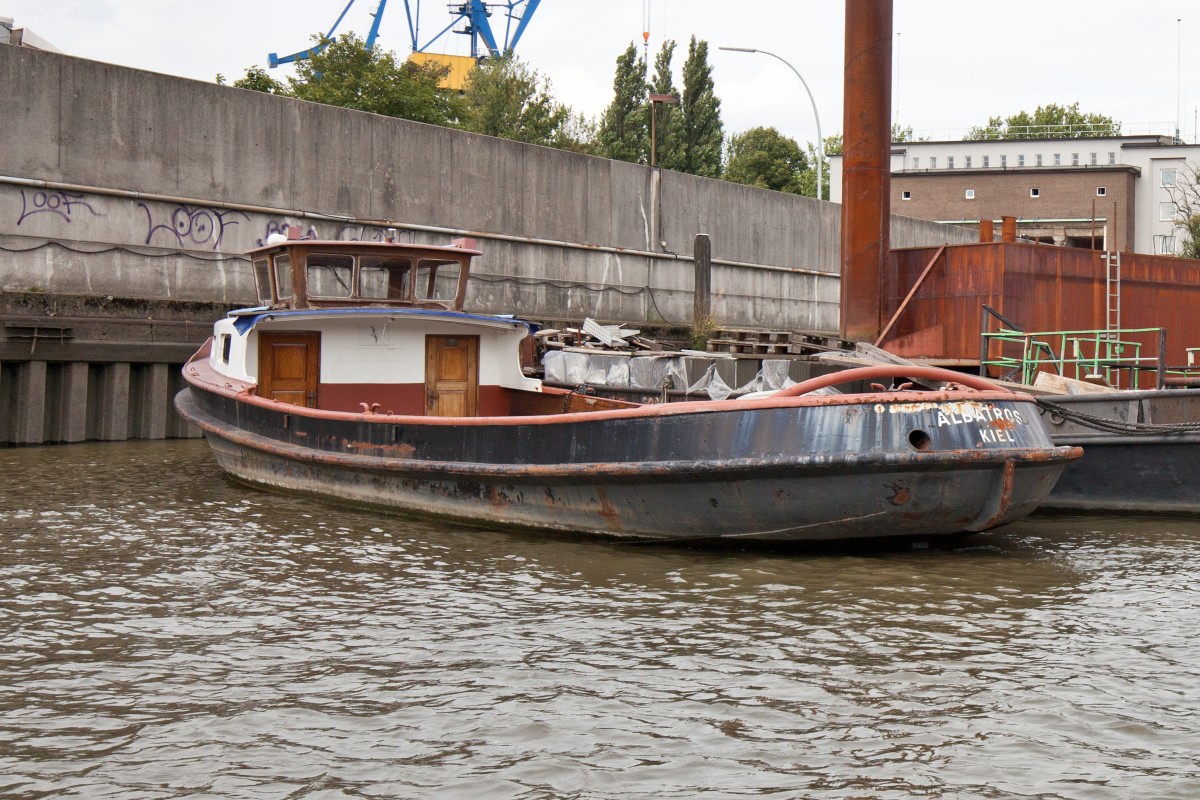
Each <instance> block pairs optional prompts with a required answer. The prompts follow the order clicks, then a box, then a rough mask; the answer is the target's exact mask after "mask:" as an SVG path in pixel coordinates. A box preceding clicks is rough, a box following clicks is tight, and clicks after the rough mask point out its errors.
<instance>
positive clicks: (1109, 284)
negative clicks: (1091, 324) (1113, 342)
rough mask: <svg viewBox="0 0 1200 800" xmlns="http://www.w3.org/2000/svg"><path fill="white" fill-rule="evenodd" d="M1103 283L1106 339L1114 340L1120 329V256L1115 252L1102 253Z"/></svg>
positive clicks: (1106, 251)
mask: <svg viewBox="0 0 1200 800" xmlns="http://www.w3.org/2000/svg"><path fill="white" fill-rule="evenodd" d="M1104 282H1105V287H1106V291H1105V293H1106V295H1107V298H1108V301H1107V307H1108V316H1107V318H1106V319H1105V322H1104V327H1105V332H1106V333H1107V334H1108V338H1109V339H1115V338H1116V337H1117V334H1116V331H1119V330H1120V329H1121V254H1120V253H1118V252H1116V251H1113V250H1105V251H1104Z"/></svg>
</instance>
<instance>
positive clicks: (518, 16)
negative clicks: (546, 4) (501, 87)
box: [267, 0, 541, 67]
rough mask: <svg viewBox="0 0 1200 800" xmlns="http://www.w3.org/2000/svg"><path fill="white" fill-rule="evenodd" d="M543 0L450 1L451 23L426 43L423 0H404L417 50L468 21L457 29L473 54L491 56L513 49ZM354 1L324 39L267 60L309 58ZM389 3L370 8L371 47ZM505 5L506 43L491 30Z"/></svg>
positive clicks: (272, 62) (368, 43) (328, 37)
mask: <svg viewBox="0 0 1200 800" xmlns="http://www.w3.org/2000/svg"><path fill="white" fill-rule="evenodd" d="M540 3H541V0H504V2H492V3H487V2H484V0H467V2H459V3H453V4H451V5H450V14H451V16H452V17H453V19H452V20H451V22H450V24H449V25H447V26H446V27H445V28H443V29H442V30H440V31H438V32H437V33H436V34H434V35H433V36H432V37H431V38H430V39H429V40H428V41H426V42H425V43H424V44H422V43H421V41H420V16H421V0H404V13H405V15H406V16H407V17H408V32H409V39H410V42H411V44H412V49H413V52H414V53H424V52H426V51H427V50H428V48H429V47H430V46H431V45H433V44H434V43H435V42H436V41H438V40H439V39H441V38H442V36H444V35H445V34H447V33H449V32H450V31H451V30H452V29H453V28H454V26H455V25H458V24H459V23H460V22H465V23H466V25H465V26H464V27H463V28H461V29H460V30H456V31H454V33H461V34H464V35H467V36H470V37H471V56H472V57H473V58H480V57H481V56H482V57H488V56H490V57H492V58H499V57H501V56H504V55H508V54H509V53H512V52H513V51H514V50H515V49H516V47H517V42H519V41H520V40H521V35H522V34H523V33H525V29H526V28H527V27H528V26H529V20H530V19H532V18H533V14H534V12H535V11H537V7H538V5H539V4H540ZM352 5H354V0H349V2H348V3H346V7H345V8H343V9H342V13H341V14H339V15H338V18H337V20H335V21H334V23H333V25H332V26H331V27H330V28H329V32H328V33H326V34H325V36H324V37H322V40H321V41H322V43H321V44H317V45H314V46H313V47H310V48H308V49H307V50H301V51H300V52H298V53H292V54H291V55H289V56H280V55H278V54H277V53H271V54H269V55H268V56H267V62H268V63H269V64H270V65H271V66H272V67H278V66H279V65H280V64H290V63H292V62H294V61H298V60H300V59H304V58H308V57H309V56H311V55H313V54H314V53H319V52H320V51H321V50H322V49H323V48H324V47H325V44H324V43H326V42H329V41H330V40H332V39H333V33H334V31H336V30H337V27H338V25H340V24H341V22H342V20H343V19H344V18H345V17H346V12H347V11H349V10H350V7H351V6H352ZM386 6H387V0H378V5H377V6H376V7H375V10H374V11H372V12H371V16H372V17H374V20H373V21H372V22H371V31H370V33H368V34H367V38H366V42H365V44H366V46H367V47H368V48H370V47H373V46H374V45H375V40H376V39H377V38H378V37H379V23H380V22H381V21H382V20H383V10H384V8H385V7H386ZM495 8H502V9H503V10H504V12H505V17H506V19H507V22H506V23H505V26H504V41H503V45H501V43H500V42H499V41H498V40H497V39H496V34H495V32H493V30H492V25H491V22H490V21H489V17H491V15H492V10H493V9H495ZM481 41H482V42H483V46H484V47H485V48H486V50H487V53H486V55H485V54H482V53H481V52H480V47H479V43H480V42H481Z"/></svg>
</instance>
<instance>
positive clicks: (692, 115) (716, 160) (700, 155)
mask: <svg viewBox="0 0 1200 800" xmlns="http://www.w3.org/2000/svg"><path fill="white" fill-rule="evenodd" d="M679 110H680V114H681V116H682V119H681V121H680V126H679V138H680V142H679V146H680V149H681V150H682V153H681V156H680V162H679V164H680V167H679V168H680V169H681V171H683V172H688V173H691V174H692V175H703V176H705V177H709V178H717V177H720V175H721V150H722V146H723V144H724V141H725V134H724V126H723V125H722V123H721V101H720V100H719V99H717V96H716V95H715V94H714V93H713V78H712V66H710V65H709V63H708V42H705V41H701V42H697V41H696V37H695V36H693V37H692V40H691V42H689V43H688V55H687V60H686V61H684V62H683V96H682V97H681V98H680V107H679Z"/></svg>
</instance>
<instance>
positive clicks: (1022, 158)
mask: <svg viewBox="0 0 1200 800" xmlns="http://www.w3.org/2000/svg"><path fill="white" fill-rule="evenodd" d="M1017 166H1018V167H1023V166H1025V154H1024V153H1018V154H1017Z"/></svg>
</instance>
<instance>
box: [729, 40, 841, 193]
mask: <svg viewBox="0 0 1200 800" xmlns="http://www.w3.org/2000/svg"><path fill="white" fill-rule="evenodd" d="M717 49H718V50H728V51H730V52H733V53H762V54H763V55H764V56H770V57H771V58H774V59H778V60H779V61H782V62H783V63H784V65H785V66H787V68H788V69H790V70H791V71H792V72H794V73H796V77H797V78H799V79H800V83H801V85H803V86H804V91H806V92H808V101H809V102H810V103H812V110H813V116H814V117H815V118H816V120H817V199H818V200H820V199H821V187H822V185H823V184H822V182H821V172H822V170H821V164H822V162H823V161H824V160H825V140H824V139H822V138H821V115H820V114H818V113H817V101H816V100H814V99H813V94H812V90H811V89H809V88H808V82H807V81H805V80H804V76H803V75H801V74H800V72H799V70H797V69H796V68H795V67H793V66H792V65H791V64H790V63H788V61H787V59H785V58H783V57H782V56H778V55H775V54H774V53H772V52H770V51H767V50H759V49H758V48H756V47H718V48H717Z"/></svg>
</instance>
